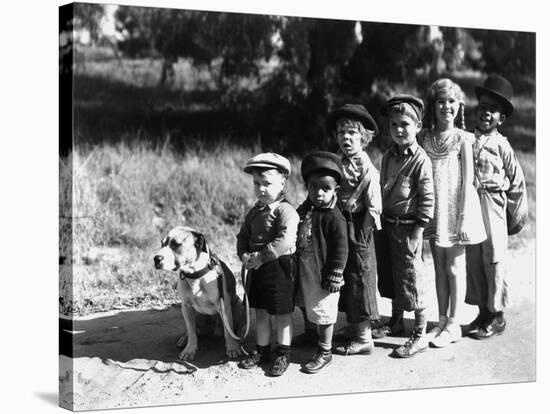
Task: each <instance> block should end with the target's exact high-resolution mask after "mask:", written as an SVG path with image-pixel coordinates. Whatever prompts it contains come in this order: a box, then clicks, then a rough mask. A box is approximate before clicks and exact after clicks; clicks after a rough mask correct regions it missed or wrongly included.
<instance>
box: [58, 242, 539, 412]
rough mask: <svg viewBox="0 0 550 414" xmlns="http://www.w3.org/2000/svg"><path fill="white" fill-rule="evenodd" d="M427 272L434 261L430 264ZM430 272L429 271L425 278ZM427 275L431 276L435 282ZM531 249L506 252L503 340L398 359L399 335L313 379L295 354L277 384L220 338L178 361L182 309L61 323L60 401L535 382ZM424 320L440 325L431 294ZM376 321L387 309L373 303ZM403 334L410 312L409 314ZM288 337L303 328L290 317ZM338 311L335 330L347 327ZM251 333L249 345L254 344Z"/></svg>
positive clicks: (115, 404) (115, 402) (129, 402)
mask: <svg viewBox="0 0 550 414" xmlns="http://www.w3.org/2000/svg"><path fill="white" fill-rule="evenodd" d="M428 265H429V267H428V268H429V269H430V270H431V263H428ZM431 273H433V272H431ZM432 277H433V275H432ZM535 280H536V278H535V245H534V242H532V243H531V244H530V245H528V246H526V247H524V248H522V249H521V250H518V251H514V252H512V253H511V257H510V263H509V284H510V292H511V303H510V306H509V308H508V310H507V312H506V314H505V316H506V319H507V322H508V328H507V330H506V332H505V333H504V335H502V336H499V337H495V338H492V339H491V340H488V341H478V340H474V339H470V338H463V339H462V340H461V341H459V342H458V343H456V344H453V345H451V346H449V347H448V348H444V349H434V348H430V349H429V350H428V351H427V352H426V353H423V354H419V355H418V356H416V357H414V358H411V359H407V360H400V359H395V358H392V357H390V354H391V352H392V351H393V349H394V348H396V347H398V346H399V345H401V344H402V343H403V342H404V341H405V340H406V338H405V336H403V337H396V338H385V339H381V340H377V341H376V342H375V345H376V347H375V350H374V352H373V354H372V355H358V356H348V357H344V356H339V355H335V356H334V359H333V363H332V364H331V365H330V366H328V367H327V368H326V369H324V370H323V371H321V372H320V373H318V374H315V375H307V374H304V373H302V372H300V365H301V364H302V363H304V362H306V361H307V360H308V358H309V357H310V356H311V355H312V353H313V352H314V348H307V347H304V348H294V349H293V354H292V363H291V365H290V367H289V369H288V371H287V372H286V373H285V374H284V375H283V376H282V377H279V378H271V377H268V376H266V373H265V370H264V369H262V368H259V367H258V368H254V369H252V370H248V371H245V370H241V369H239V368H238V367H237V361H236V360H228V359H227V358H226V357H225V354H224V344H223V339H221V338H201V339H200V340H199V352H198V354H197V356H196V359H195V361H193V362H192V363H187V362H183V361H179V360H178V358H177V356H178V353H179V350H178V348H177V347H176V342H177V340H178V339H179V337H180V336H181V334H182V333H183V329H184V328H183V320H182V317H181V313H180V311H179V308H175V307H174V308H172V309H169V310H165V311H134V312H121V313H117V314H103V315H95V316H93V317H91V318H84V319H80V320H75V321H73V323H72V324H71V323H70V322H69V321H66V320H61V319H60V335H61V338H60V340H61V343H64V344H70V343H71V341H73V346H74V354H73V358H70V357H68V356H65V355H68V354H70V352H69V349H68V348H67V347H63V348H62V349H61V353H62V354H63V355H61V356H60V370H59V376H60V394H59V400H60V404H61V405H62V406H64V407H66V408H72V409H74V410H92V409H104V408H121V407H143V406H153V405H155V406H158V405H172V404H189V403H199V402H216V401H238V400H246V399H259V398H260V399H261V398H277V397H294V396H304V395H325V394H342V393H355V392H374V391H387V390H402V389H421V388H433V387H442V386H461V385H474V384H475V385H479V384H500V383H511V382H529V381H535V379H536V372H535V369H536V361H535V351H536V349H535V343H536V338H535V334H536V331H535V327H536V307H535ZM429 303H433V306H432V308H431V309H430V312H429V320H430V321H431V322H432V323H435V322H436V321H437V308H436V303H437V302H436V298H435V289H434V292H433V298H431V300H430V302H429ZM379 306H380V310H381V313H382V315H384V316H388V315H389V314H390V307H391V305H390V302H389V300H387V299H380V301H379ZM476 314H477V308H474V307H472V306H468V305H465V306H464V309H463V311H462V312H461V314H460V315H459V319H460V321H461V323H463V324H467V323H468V322H469V321H470V320H471V319H473V318H474V317H475V315H476ZM406 316H407V317H408V318H409V319H408V320H407V327H408V328H409V329H410V328H411V326H412V322H413V321H412V318H413V315H412V314H406ZM294 322H295V333H300V332H301V331H302V329H303V324H302V320H301V314H300V312H299V311H296V312H295V313H294ZM344 327H345V321H344V315H343V314H341V315H340V318H339V322H338V325H337V329H339V328H344ZM254 343H255V342H254V335H253V332H252V333H251V334H250V335H249V336H248V338H247V341H246V346H247V347H248V349H252V348H253V347H254Z"/></svg>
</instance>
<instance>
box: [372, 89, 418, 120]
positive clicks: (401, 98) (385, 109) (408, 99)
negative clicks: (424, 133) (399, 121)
mask: <svg viewBox="0 0 550 414" xmlns="http://www.w3.org/2000/svg"><path fill="white" fill-rule="evenodd" d="M401 103H408V104H409V105H411V106H412V108H413V111H414V112H415V113H416V115H417V117H418V119H419V120H420V121H421V120H422V117H423V116H424V102H422V99H419V98H417V97H416V96H412V95H406V94H399V95H395V96H393V97H391V98H390V99H388V100H387V101H386V102H384V104H382V108H380V113H381V114H382V116H388V115H389V112H390V108H391V107H392V106H394V105H398V104H401Z"/></svg>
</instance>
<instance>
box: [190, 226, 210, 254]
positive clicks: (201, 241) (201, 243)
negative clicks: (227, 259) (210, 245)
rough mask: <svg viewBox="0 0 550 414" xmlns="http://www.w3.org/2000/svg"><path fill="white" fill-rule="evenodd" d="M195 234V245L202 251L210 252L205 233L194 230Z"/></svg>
mask: <svg viewBox="0 0 550 414" xmlns="http://www.w3.org/2000/svg"><path fill="white" fill-rule="evenodd" d="M193 236H195V247H196V248H197V249H199V250H200V251H203V252H208V250H207V247H206V239H205V238H204V235H203V234H201V233H198V232H196V231H194V232H193Z"/></svg>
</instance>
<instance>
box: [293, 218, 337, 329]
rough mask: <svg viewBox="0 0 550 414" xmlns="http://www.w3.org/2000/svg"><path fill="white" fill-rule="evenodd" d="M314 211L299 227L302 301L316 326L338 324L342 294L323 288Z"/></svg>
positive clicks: (309, 317) (310, 319)
mask: <svg viewBox="0 0 550 414" xmlns="http://www.w3.org/2000/svg"><path fill="white" fill-rule="evenodd" d="M312 216H313V211H311V210H310V211H309V212H308V213H307V214H306V216H305V217H304V221H303V223H302V224H301V225H300V227H299V231H298V240H297V246H296V247H297V249H298V251H299V252H300V254H299V255H298V266H299V269H300V270H299V274H300V299H303V303H304V305H305V308H306V314H307V319H308V320H309V321H310V322H312V323H315V324H319V325H327V324H331V323H336V319H337V317H338V299H339V298H340V293H339V292H336V293H329V292H328V291H327V290H325V289H323V288H322V287H321V269H319V266H318V262H317V259H316V258H315V250H314V248H313V234H312Z"/></svg>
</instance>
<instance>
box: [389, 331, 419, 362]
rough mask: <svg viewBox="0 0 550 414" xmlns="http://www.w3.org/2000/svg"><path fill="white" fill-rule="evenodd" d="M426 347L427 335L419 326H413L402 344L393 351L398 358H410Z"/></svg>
mask: <svg viewBox="0 0 550 414" xmlns="http://www.w3.org/2000/svg"><path fill="white" fill-rule="evenodd" d="M426 349H428V337H427V335H426V334H425V333H423V332H422V329H421V328H420V327H415V328H414V329H413V331H412V333H411V336H410V338H409V339H408V340H407V342H405V344H404V345H402V346H400V347H399V348H397V349H396V350H394V351H393V353H394V355H395V356H396V357H398V358H410V357H413V356H415V355H416V354H418V353H420V352H424V351H425V350H426Z"/></svg>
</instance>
